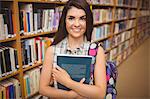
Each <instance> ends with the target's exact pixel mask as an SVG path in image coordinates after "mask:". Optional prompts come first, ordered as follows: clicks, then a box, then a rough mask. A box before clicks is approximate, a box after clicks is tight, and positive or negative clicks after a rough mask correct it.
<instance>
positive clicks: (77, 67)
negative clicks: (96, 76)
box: [57, 54, 92, 90]
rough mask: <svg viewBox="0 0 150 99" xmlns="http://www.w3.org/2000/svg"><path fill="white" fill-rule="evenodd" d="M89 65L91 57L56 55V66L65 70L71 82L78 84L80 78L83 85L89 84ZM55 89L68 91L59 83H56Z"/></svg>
mask: <svg viewBox="0 0 150 99" xmlns="http://www.w3.org/2000/svg"><path fill="white" fill-rule="evenodd" d="M91 63H92V56H88V55H66V54H58V55H57V65H58V66H60V67H61V68H63V69H65V70H66V71H67V73H68V74H69V75H70V77H71V78H72V80H75V81H77V82H80V80H81V79H82V78H85V81H84V83H86V84H89V82H90V70H91V68H90V67H91ZM57 87H58V89H64V90H70V89H69V88H67V87H65V86H63V85H61V84H60V83H57Z"/></svg>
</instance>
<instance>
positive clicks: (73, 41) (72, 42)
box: [68, 37, 84, 49]
mask: <svg viewBox="0 0 150 99" xmlns="http://www.w3.org/2000/svg"><path fill="white" fill-rule="evenodd" d="M83 42H84V38H83V37H81V38H78V39H77V38H72V37H68V46H69V47H70V48H71V49H75V48H79V47H80V46H81V44H82V43H83Z"/></svg>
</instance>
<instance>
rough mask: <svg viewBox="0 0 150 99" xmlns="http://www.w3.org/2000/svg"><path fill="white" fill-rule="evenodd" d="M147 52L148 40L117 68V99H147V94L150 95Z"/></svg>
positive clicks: (149, 43) (149, 48)
mask: <svg viewBox="0 0 150 99" xmlns="http://www.w3.org/2000/svg"><path fill="white" fill-rule="evenodd" d="M149 50H150V38H149V39H147V40H146V41H145V42H144V43H143V44H142V45H141V46H140V47H139V48H137V50H136V51H135V52H134V53H133V54H132V55H131V56H130V57H129V58H128V59H127V60H126V61H125V62H123V63H122V64H121V65H120V66H119V67H118V72H119V76H118V80H117V90H118V96H117V99H148V94H149V95H150V91H149V90H150V84H149V83H150V81H149V80H150V73H149V72H148V71H150V68H149V67H150V64H149V63H150V61H148V60H149V56H150V52H149ZM148 75H149V76H148ZM148 78H149V79H148ZM148 86H149V87H148ZM149 99H150V97H149Z"/></svg>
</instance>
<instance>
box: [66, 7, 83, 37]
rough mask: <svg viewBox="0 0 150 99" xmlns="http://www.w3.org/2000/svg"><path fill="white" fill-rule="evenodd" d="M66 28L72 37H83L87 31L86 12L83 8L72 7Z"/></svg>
mask: <svg viewBox="0 0 150 99" xmlns="http://www.w3.org/2000/svg"><path fill="white" fill-rule="evenodd" d="M66 30H67V31H68V36H69V37H72V38H82V37H83V36H84V33H85V31H86V13H85V11H84V10H82V9H78V8H76V7H71V9H69V10H68V12H67V15H66Z"/></svg>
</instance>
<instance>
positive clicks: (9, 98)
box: [0, 67, 41, 99]
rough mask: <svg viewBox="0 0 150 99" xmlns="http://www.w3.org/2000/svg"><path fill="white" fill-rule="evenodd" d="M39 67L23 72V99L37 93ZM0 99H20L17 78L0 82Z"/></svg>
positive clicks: (19, 87)
mask: <svg viewBox="0 0 150 99" xmlns="http://www.w3.org/2000/svg"><path fill="white" fill-rule="evenodd" d="M40 70H41V67H37V68H34V69H32V70H29V71H27V72H25V74H24V76H23V82H24V92H25V97H26V98H27V97H29V96H31V95H34V94H35V93H38V90H39V80H40ZM35 97H36V96H35ZM0 99H22V94H21V86H20V81H19V80H18V76H15V77H11V78H8V79H6V80H3V81H1V82H0Z"/></svg>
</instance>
